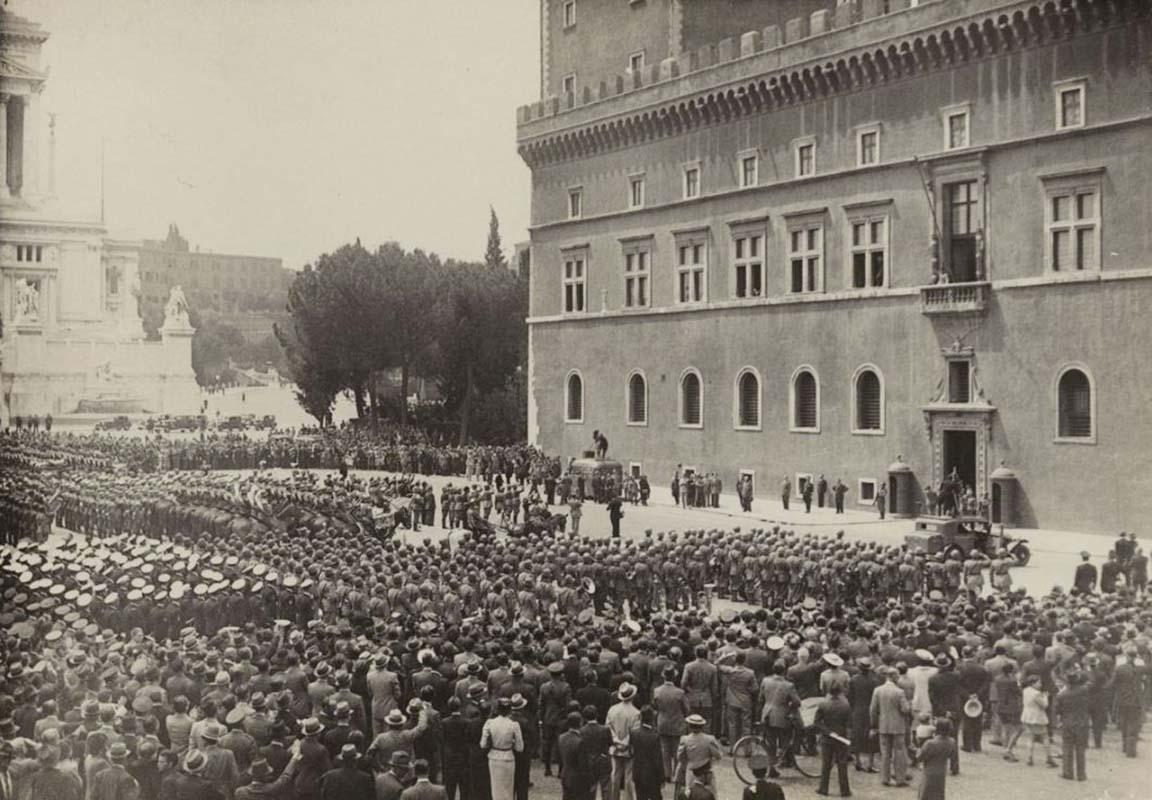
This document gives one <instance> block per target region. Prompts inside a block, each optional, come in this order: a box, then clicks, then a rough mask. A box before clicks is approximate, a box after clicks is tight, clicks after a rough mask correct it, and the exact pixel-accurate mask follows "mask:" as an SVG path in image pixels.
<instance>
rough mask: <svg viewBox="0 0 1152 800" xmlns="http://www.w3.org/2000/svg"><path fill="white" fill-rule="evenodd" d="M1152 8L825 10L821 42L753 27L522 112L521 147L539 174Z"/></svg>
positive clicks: (1081, 0)
mask: <svg viewBox="0 0 1152 800" xmlns="http://www.w3.org/2000/svg"><path fill="white" fill-rule="evenodd" d="M1150 10H1152V4H1150V3H1148V2H1147V0H1014V1H1012V2H1005V0H946V2H943V1H940V2H929V3H925V4H923V5H920V6H917V7H915V8H909V9H906V10H904V11H901V12H899V13H895V14H888V15H884V16H881V17H875V18H872V19H866V20H862V21H860V22H855V23H852V24H848V25H847V26H846V27H843V28H839V29H837V28H832V29H829V27H830V26H831V25H832V24H833V23H834V20H833V18H832V17H829V16H828V15H827V12H818V13H819V14H820V15H821V16H819V17H818V18H817V15H813V19H812V23H813V25H814V26H815V28H819V29H820V33H819V35H814V36H809V37H807V38H805V37H804V31H805V28H804V27H803V26H795V28H794V27H793V26H792V24H791V23H790V24H789V27H788V32H789V34H791V35H790V36H789V41H788V43H787V44H784V45H780V46H775V44H776V43H772V44H773V45H774V46H773V47H772V49H767V50H765V49H761V48H760V47H758V45H761V46H762V45H763V44H764V41H763V39H762V38H761V35H760V34H759V33H758V32H749V34H745V36H744V37H742V38H741V41H740V42H739V45H737V44H736V43H735V42H734V40H732V39H726V40H724V41H723V42H721V43H720V47H719V48H711V49H710V48H705V49H704V51H702V53H688V54H685V55H684V56H682V57H681V58H678V59H676V58H670V59H665V61H664V62H661V64H659V65H654V66H653V67H652V70H651V72H650V73H649V74H648V75H647V77H648V78H650V79H651V81H650V83H648V84H645V76H642V75H635V76H633V77H632V78H631V81H632V85H631V86H630V87H628V88H629V91H627V92H626V91H625V87H624V83H623V79H618V80H617V83H616V86H615V87H611V88H610V87H608V86H607V85H606V84H601V86H600V87H599V91H598V92H597V93H596V96H595V98H594V97H593V92H592V90H591V89H590V88H588V87H586V88H584V90H583V91H582V93H581V94H580V95H579V98H578V97H577V96H574V95H568V96H567V97H565V98H563V99H561V98H551V99H549V100H547V101H542V102H540V103H537V104H534V105H532V106H525V107H522V108H521V109H520V110H519V114H518V128H517V135H518V149H519V152H520V155H521V157H522V158H523V159H524V161H525V162H526V163H527V164H528V165H529V166H530V167H536V166H540V165H544V164H548V163H554V162H558V161H566V160H571V159H576V158H582V157H584V156H587V155H591V154H594V153H598V152H603V151H609V150H615V149H620V148H624V147H628V146H631V145H633V144H637V143H641V142H645V141H650V140H653V139H658V138H663V137H666V136H674V135H678V134H680V133H683V132H685V131H687V130H692V129H695V128H700V127H706V126H709V125H714V124H718V123H722V122H726V121H729V120H732V119H737V118H741V117H745V116H750V115H753V114H761V113H766V112H770V111H772V110H774V109H776V108H781V107H788V106H792V105H799V104H803V103H806V102H811V101H813V100H818V99H822V98H825V97H830V96H833V95H837V94H843V93H848V92H854V91H860V90H867V89H869V88H872V87H875V86H878V85H881V84H885V83H890V82H895V81H899V80H902V79H905V78H909V77H913V76H916V75H920V74H924V73H928V72H934V71H937V70H941V69H948V68H951V67H953V66H955V65H958V64H962V63H966V62H970V61H974V60H983V59H988V58H993V57H995V56H997V55H999V54H1002V53H1005V52H1009V51H1016V50H1021V49H1025V48H1029V47H1035V46H1040V45H1043V44H1047V43H1049V42H1053V41H1059V40H1065V39H1068V38H1070V37H1072V36H1076V35H1079V34H1081V33H1083V32H1087V31H1092V30H1098V29H1103V28H1112V27H1117V26H1121V25H1131V24H1133V23H1144V22H1146V21H1147V19H1148V17H1149V12H1150ZM817 19H819V24H817ZM801 22H804V20H801ZM778 37H779V34H778V32H777V38H778ZM794 37H797V38H794ZM814 54H815V55H814ZM682 73H683V74H682ZM613 88H614V89H615V92H613V91H612V89H613Z"/></svg>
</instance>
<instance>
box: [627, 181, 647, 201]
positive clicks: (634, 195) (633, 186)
mask: <svg viewBox="0 0 1152 800" xmlns="http://www.w3.org/2000/svg"><path fill="white" fill-rule="evenodd" d="M628 207H629V208H643V207H644V176H643V175H633V176H631V177H630V178H628Z"/></svg>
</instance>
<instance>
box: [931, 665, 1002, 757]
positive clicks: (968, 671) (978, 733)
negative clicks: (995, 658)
mask: <svg viewBox="0 0 1152 800" xmlns="http://www.w3.org/2000/svg"><path fill="white" fill-rule="evenodd" d="M961 655H962V656H963V660H962V661H961V662H960V666H959V667H957V669H956V675H957V676H958V677H959V678H960V694H961V697H962V698H963V701H964V702H967V701H968V698H970V697H975V698H976V699H977V700H979V701H980V705H981V706H982V707H984V708H988V702H989V700H988V689H989V687H990V686H991V685H992V675H991V674H990V673H989V672H988V670H987V669H986V668H985V667H984V665H983V664H981V663H980V662H979V661H978V660H976V651H975V650H974V649H973V648H972V647H965V648H964V649H963V650H962V651H961ZM928 691H929V693H931V691H932V681H931V679H929V681H928ZM960 727H961V737H960V738H961V749H962V750H963V751H964V752H965V753H979V752H980V751H981V739H982V738H983V735H984V714H983V713H981V714H980V715H979V716H976V717H969V716H968V715H967V714H965V715H964V717H963V718H962V719H961V720H960Z"/></svg>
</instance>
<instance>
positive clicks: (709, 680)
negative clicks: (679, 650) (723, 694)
mask: <svg viewBox="0 0 1152 800" xmlns="http://www.w3.org/2000/svg"><path fill="white" fill-rule="evenodd" d="M718 676H719V672H718V671H717V669H716V665H715V664H713V663H712V662H711V661H709V660H708V648H707V647H705V646H704V645H698V646H697V647H696V660H695V661H693V662H691V663H690V664H686V665H685V666H684V675H683V677H681V678H680V688H681V689H683V690H684V691H685V693H687V695H688V709H689V713H692V714H699V715H700V716H702V717H704V719H706V720H708V725H709V727H711V726H712V725H713V724H714V721H713V716H712V709H713V707H714V706H715V697H716V693H717V689H718V687H719V680H718Z"/></svg>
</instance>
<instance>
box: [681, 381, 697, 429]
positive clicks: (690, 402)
mask: <svg viewBox="0 0 1152 800" xmlns="http://www.w3.org/2000/svg"><path fill="white" fill-rule="evenodd" d="M681 391H682V392H683V394H684V397H683V400H684V402H683V407H682V410H681V414H682V419H681V422H682V423H683V424H685V425H699V424H700V379H699V378H697V377H696V376H695V375H691V374H689V375H685V376H684V383H683V387H682V389H681Z"/></svg>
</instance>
